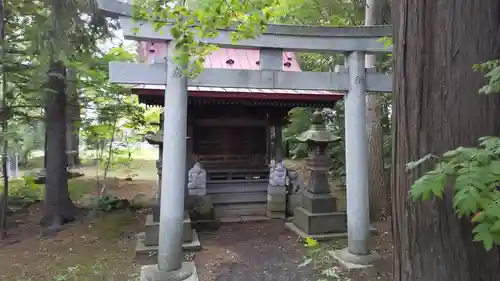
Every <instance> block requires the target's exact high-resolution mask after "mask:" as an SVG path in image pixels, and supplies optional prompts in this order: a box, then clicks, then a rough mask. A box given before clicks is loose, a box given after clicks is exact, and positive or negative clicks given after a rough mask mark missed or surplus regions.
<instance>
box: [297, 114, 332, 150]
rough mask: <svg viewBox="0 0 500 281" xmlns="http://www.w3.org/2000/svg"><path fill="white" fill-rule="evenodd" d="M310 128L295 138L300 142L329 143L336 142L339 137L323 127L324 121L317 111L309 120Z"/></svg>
mask: <svg viewBox="0 0 500 281" xmlns="http://www.w3.org/2000/svg"><path fill="white" fill-rule="evenodd" d="M311 123H312V124H311V127H310V128H309V130H307V131H305V132H304V133H302V134H301V135H300V136H298V137H297V140H298V141H300V142H315V143H330V142H334V141H338V140H340V139H341V137H339V136H337V135H335V134H334V133H332V132H330V131H328V130H327V129H326V126H325V120H324V118H323V116H322V114H321V112H319V111H315V112H314V113H313V116H312V118H311Z"/></svg>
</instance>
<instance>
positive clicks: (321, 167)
mask: <svg viewBox="0 0 500 281" xmlns="http://www.w3.org/2000/svg"><path fill="white" fill-rule="evenodd" d="M297 139H298V140H299V141H301V142H304V143H306V144H307V145H308V159H307V162H306V163H307V168H308V170H309V181H308V182H307V185H306V189H305V190H304V191H303V192H302V198H301V202H300V206H299V207H297V208H296V209H295V212H294V219H293V223H287V226H288V227H289V228H290V229H291V230H293V231H294V232H296V233H297V234H298V235H299V236H301V237H311V238H313V239H316V240H328V239H331V238H335V237H339V236H345V235H346V232H347V225H346V223H347V215H346V213H345V212H339V210H338V207H337V202H336V201H337V199H336V198H335V197H334V196H333V195H332V193H331V190H330V186H329V183H328V170H329V168H330V163H331V159H330V158H329V157H328V155H327V151H326V148H327V146H328V144H329V143H331V142H334V141H337V140H339V139H340V137H338V136H335V135H334V134H333V133H331V132H330V131H328V130H326V128H325V124H324V120H323V118H322V116H321V113H319V112H315V113H314V114H313V118H312V125H311V128H310V129H309V130H308V131H306V132H304V133H303V134H302V135H301V136H299V137H298V138H297Z"/></svg>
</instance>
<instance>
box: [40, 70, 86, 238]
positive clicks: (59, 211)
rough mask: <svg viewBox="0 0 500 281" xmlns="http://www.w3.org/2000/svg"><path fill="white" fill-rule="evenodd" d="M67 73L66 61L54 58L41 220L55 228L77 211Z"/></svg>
mask: <svg viewBox="0 0 500 281" xmlns="http://www.w3.org/2000/svg"><path fill="white" fill-rule="evenodd" d="M65 75H66V68H65V66H64V63H63V62H62V61H52V62H51V64H50V69H49V81H48V85H47V88H48V91H47V93H46V95H47V104H46V111H45V122H46V132H47V134H46V136H47V139H46V147H47V155H46V159H47V167H46V168H47V170H46V181H45V202H44V203H45V204H44V215H43V218H42V221H41V223H42V225H44V226H48V227H49V228H51V229H58V228H59V227H60V225H61V224H63V223H66V222H69V221H72V220H74V219H75V216H76V214H77V208H76V206H75V205H74V204H73V202H72V201H71V199H70V197H69V191H68V173H67V161H68V158H67V156H66V102H67V97H66V84H65Z"/></svg>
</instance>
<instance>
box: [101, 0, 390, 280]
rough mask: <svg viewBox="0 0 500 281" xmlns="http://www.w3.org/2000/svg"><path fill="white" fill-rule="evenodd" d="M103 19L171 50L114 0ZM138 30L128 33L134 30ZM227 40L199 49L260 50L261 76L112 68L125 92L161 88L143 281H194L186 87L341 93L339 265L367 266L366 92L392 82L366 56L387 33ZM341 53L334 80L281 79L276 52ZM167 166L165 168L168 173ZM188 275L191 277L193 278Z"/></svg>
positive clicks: (166, 67) (285, 32) (348, 31)
mask: <svg viewBox="0 0 500 281" xmlns="http://www.w3.org/2000/svg"><path fill="white" fill-rule="evenodd" d="M99 8H100V10H101V12H103V13H105V14H106V15H108V16H112V17H115V18H118V19H119V21H120V24H121V27H122V29H123V34H124V37H125V38H126V39H134V40H149V41H161V42H170V41H172V40H173V38H172V36H171V35H170V26H166V27H163V28H161V29H160V30H158V31H155V30H154V27H153V24H151V23H149V22H145V21H142V22H141V21H134V20H133V19H132V17H131V15H132V7H131V6H130V5H129V4H124V3H121V2H118V1H113V0H101V1H99ZM136 26H140V29H139V30H138V31H137V30H134V27H136ZM230 32H231V31H228V30H221V31H220V34H219V35H218V36H217V37H216V38H213V39H206V40H203V39H202V41H203V42H206V43H212V44H216V45H218V46H221V47H231V48H247V49H260V53H261V70H227V69H205V70H204V71H203V72H202V73H201V74H200V75H199V76H198V77H197V78H196V79H187V78H186V77H185V76H183V74H182V69H183V68H184V67H185V66H178V65H176V64H175V63H174V61H173V59H172V52H170V50H169V53H168V55H167V61H166V63H165V62H163V63H156V64H134V63H123V62H113V63H111V64H110V80H111V81H112V82H114V83H123V84H156V85H166V90H165V103H164V104H165V116H164V121H163V122H164V124H163V125H164V126H163V128H164V134H163V138H164V143H165V144H168V149H164V150H163V157H162V158H163V163H176V164H175V165H163V170H162V176H163V180H162V184H161V190H162V194H169V196H161V208H162V212H161V215H160V234H159V251H158V265H157V266H154V267H151V266H146V267H144V268H143V270H142V273H141V278H143V279H141V280H197V275H196V274H195V273H196V269H195V268H194V265H193V264H189V263H183V262H182V260H183V258H182V248H181V243H182V242H181V241H182V222H183V214H184V212H183V209H184V208H183V207H184V206H183V205H184V186H185V184H186V182H185V181H186V179H185V167H186V165H185V162H186V155H185V151H186V142H185V139H186V126H187V125H186V124H187V120H186V119H187V98H188V95H187V87H188V86H203V87H227V88H257V89H285V90H288V89H289V90H326V91H343V92H346V97H345V131H346V136H345V143H346V189H347V227H348V247H347V249H344V250H341V251H338V252H337V254H336V256H337V258H339V259H341V260H343V261H344V262H348V263H361V264H362V263H366V262H367V261H370V260H373V258H374V254H373V253H372V252H371V251H370V250H369V247H368V240H369V236H370V219H369V206H368V205H369V189H368V138H367V132H366V104H365V95H366V93H367V92H391V91H392V76H391V75H385V74H379V73H376V72H374V71H372V69H366V68H365V63H364V59H365V53H380V52H391V51H392V49H391V48H387V47H386V46H384V44H383V43H382V42H380V38H382V37H386V36H390V35H391V32H392V28H391V27H390V26H375V27H354V28H352V27H347V28H346V27H342V28H337V27H311V26H291V25H268V26H267V31H266V32H264V33H263V34H262V35H261V36H259V37H257V38H255V39H246V40H241V41H239V42H236V43H234V42H232V40H231V36H230ZM284 50H288V51H296V52H343V53H346V54H347V55H348V59H347V68H345V67H340V68H339V69H338V71H337V72H336V73H332V72H284V71H282V70H281V68H282V65H281V64H282V52H283V51H284ZM167 166H168V168H167ZM193 273H194V274H193Z"/></svg>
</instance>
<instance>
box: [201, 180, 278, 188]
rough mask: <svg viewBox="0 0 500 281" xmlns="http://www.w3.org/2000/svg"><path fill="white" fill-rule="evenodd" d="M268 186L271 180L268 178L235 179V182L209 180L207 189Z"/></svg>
mask: <svg viewBox="0 0 500 281" xmlns="http://www.w3.org/2000/svg"><path fill="white" fill-rule="evenodd" d="M254 183H256V184H257V183H258V184H268V183H269V179H266V178H258V179H239V180H237V179H235V180H227V179H222V180H207V188H208V187H209V186H213V185H219V184H254Z"/></svg>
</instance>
